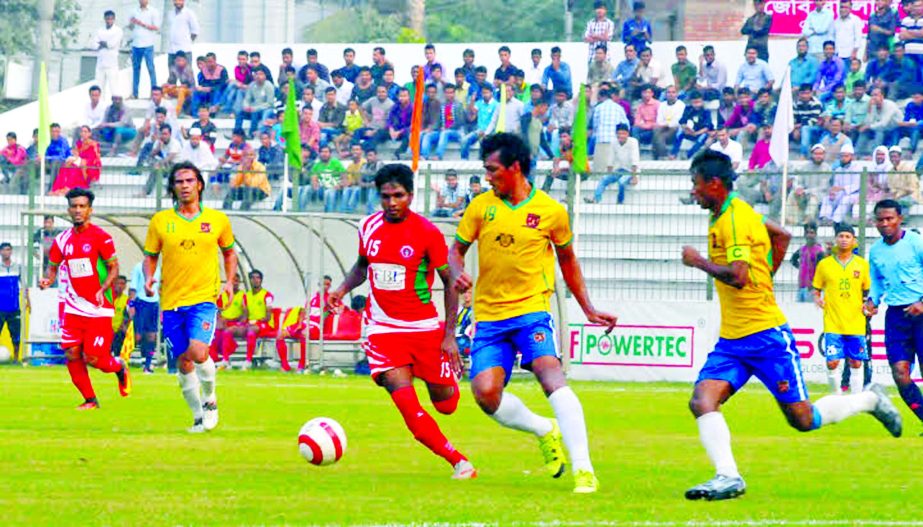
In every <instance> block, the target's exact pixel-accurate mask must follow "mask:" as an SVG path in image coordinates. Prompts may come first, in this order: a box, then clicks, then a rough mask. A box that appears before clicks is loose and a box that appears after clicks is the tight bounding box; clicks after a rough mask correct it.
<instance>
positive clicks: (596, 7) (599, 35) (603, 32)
mask: <svg viewBox="0 0 923 527" xmlns="http://www.w3.org/2000/svg"><path fill="white" fill-rule="evenodd" d="M593 11H594V14H595V16H594V18H593V19H591V20H590V21H589V22H587V24H586V31H584V32H583V41H584V42H586V43H587V44H588V45H589V52H588V54H587V62H589V61H591V60H593V55H594V54H595V52H596V48H597V47H598V46H599V45H600V44H603V45H607V46H608V44H609V42H610V41H611V40H612V37H613V35H614V34H615V22H613V21H612V20H611V19H609V18H608V17H607V16H606V6H605V4H604V3H603V2H602V1H600V0H597V1H596V2H594V3H593Z"/></svg>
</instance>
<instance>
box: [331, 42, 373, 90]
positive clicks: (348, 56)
mask: <svg viewBox="0 0 923 527" xmlns="http://www.w3.org/2000/svg"><path fill="white" fill-rule="evenodd" d="M355 61H356V50H354V49H353V48H345V49H344V50H343V65H342V66H340V68H339V70H340V71H341V72H343V78H344V79H346V80H348V81H349V82H356V78H357V77H359V69H360V68H359V66H357V65H356V64H355ZM369 71H370V72H371V70H369ZM373 82H374V79H373Z"/></svg>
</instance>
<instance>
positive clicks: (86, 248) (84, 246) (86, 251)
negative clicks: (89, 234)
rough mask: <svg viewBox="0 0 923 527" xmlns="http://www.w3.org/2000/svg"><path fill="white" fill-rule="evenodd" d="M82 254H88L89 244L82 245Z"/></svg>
mask: <svg viewBox="0 0 923 527" xmlns="http://www.w3.org/2000/svg"><path fill="white" fill-rule="evenodd" d="M83 252H85V253H88V252H90V244H89V243H85V244H83Z"/></svg>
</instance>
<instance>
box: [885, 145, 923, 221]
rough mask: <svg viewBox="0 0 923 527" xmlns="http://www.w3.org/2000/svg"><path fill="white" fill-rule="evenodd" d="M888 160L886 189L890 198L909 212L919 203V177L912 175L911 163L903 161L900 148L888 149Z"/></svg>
mask: <svg viewBox="0 0 923 527" xmlns="http://www.w3.org/2000/svg"><path fill="white" fill-rule="evenodd" d="M888 160H889V161H891V168H890V171H889V172H888V189H889V190H890V191H891V198H892V199H894V200H895V201H897V202H898V203H900V204H901V206H902V207H905V208H906V210H910V208H911V207H913V206H914V205H916V204H917V203H920V201H921V200H920V176H918V175H917V174H915V173H914V171H913V164H912V163H911V162H909V161H904V159H903V157H902V150H901V147H899V146H892V147H891V148H889V149H888Z"/></svg>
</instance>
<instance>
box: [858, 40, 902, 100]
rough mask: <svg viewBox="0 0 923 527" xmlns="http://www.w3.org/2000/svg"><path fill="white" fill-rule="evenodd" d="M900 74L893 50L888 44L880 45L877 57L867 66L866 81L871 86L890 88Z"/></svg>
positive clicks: (876, 51)
mask: <svg viewBox="0 0 923 527" xmlns="http://www.w3.org/2000/svg"><path fill="white" fill-rule="evenodd" d="M898 74H899V72H898V68H897V64H896V63H895V62H894V61H893V60H891V52H890V50H889V48H888V45H887V44H885V45H883V46H879V47H878V49H876V50H875V58H873V59H872V60H870V61H869V63H868V64H866V66H865V82H866V83H867V84H868V85H869V86H873V87H876V86H877V87H879V88H881V89H888V87H889V86H890V85H891V83H892V82H894V81H895V80H896V79H897V76H898ZM853 87H855V85H853Z"/></svg>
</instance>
